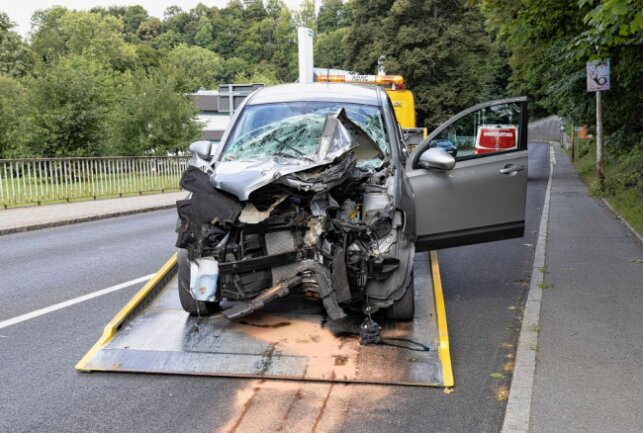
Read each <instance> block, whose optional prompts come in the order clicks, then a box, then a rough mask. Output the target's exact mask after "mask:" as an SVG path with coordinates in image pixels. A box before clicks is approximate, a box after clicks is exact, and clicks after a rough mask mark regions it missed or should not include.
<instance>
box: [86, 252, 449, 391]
mask: <svg viewBox="0 0 643 433" xmlns="http://www.w3.org/2000/svg"><path fill="white" fill-rule="evenodd" d="M414 266H415V288H416V289H415V292H416V294H415V296H416V299H415V308H416V312H415V319H414V320H413V322H386V321H384V320H383V319H379V318H376V320H377V321H378V322H379V323H380V325H381V326H382V338H383V344H380V345H369V346H360V344H359V329H358V327H359V325H360V323H361V321H362V320H363V318H362V317H361V315H358V316H355V317H349V319H347V320H343V321H341V322H327V321H326V320H325V316H324V315H323V307H322V306H321V304H320V303H317V302H314V301H306V300H304V299H302V298H299V297H295V296H286V297H285V298H282V299H279V300H277V301H274V302H273V303H271V304H269V305H268V306H266V307H265V308H264V309H262V310H261V311H258V312H255V313H253V314H251V315H249V316H247V317H244V320H239V321H230V320H228V319H227V318H225V317H223V315H221V314H218V315H214V316H209V317H201V318H198V317H191V316H189V315H188V314H187V313H186V312H185V311H183V309H182V308H181V305H180V303H179V299H178V294H177V290H178V288H177V279H176V256H173V257H172V258H171V259H170V260H169V261H168V262H167V263H166V264H165V265H164V266H163V267H162V268H161V270H159V272H158V273H157V274H156V275H155V276H154V277H153V278H152V279H151V280H150V281H149V282H148V283H147V284H146V285H145V286H144V287H143V288H142V289H141V290H140V291H139V292H138V293H137V294H136V295H135V296H134V298H132V299H131V300H130V301H129V302H128V303H127V305H126V306H125V307H124V308H123V309H122V310H121V311H120V312H119V313H118V314H117V315H116V317H114V319H112V321H111V322H110V323H109V324H108V325H107V326H106V327H105V330H104V332H103V336H102V337H101V338H100V339H99V341H98V342H97V343H96V344H95V345H94V347H92V348H91V349H90V351H89V352H88V353H87V354H86V355H85V356H84V357H83V358H82V359H81V360H80V361H79V362H78V364H77V365H76V369H77V370H80V371H118V372H140V373H165V374H189V375H205V376H228V377H258V378H272V379H294V380H313V381H335V382H357V383H379V384H404V385H419V386H441V387H451V386H453V374H452V370H451V358H450V354H449V340H448V334H447V328H446V316H445V311H444V300H443V297H442V287H441V282H440V272H439V267H438V262H437V254H435V252H432V253H431V254H430V255H428V254H426V253H424V254H418V255H416V258H415V263H414Z"/></svg>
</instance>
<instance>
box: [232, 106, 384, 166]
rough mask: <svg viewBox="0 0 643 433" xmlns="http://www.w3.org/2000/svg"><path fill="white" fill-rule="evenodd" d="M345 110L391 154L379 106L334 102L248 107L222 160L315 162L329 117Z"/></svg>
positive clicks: (372, 138) (354, 121)
mask: <svg viewBox="0 0 643 433" xmlns="http://www.w3.org/2000/svg"><path fill="white" fill-rule="evenodd" d="M342 108H343V109H344V111H345V113H346V116H347V117H348V119H350V120H351V121H352V122H353V123H355V124H356V125H357V126H359V127H360V128H361V129H362V130H363V131H364V132H365V133H366V134H367V135H368V137H369V138H370V139H371V140H372V141H373V142H374V143H376V144H377V146H378V147H379V148H380V149H381V150H382V153H383V154H388V153H389V152H388V144H387V138H386V133H385V130H384V125H383V120H382V115H381V112H380V110H379V108H378V107H373V106H368V105H357V104H340V103H334V102H288V103H277V104H262V105H251V106H247V107H246V108H245V109H244V110H243V113H242V114H241V117H240V119H239V121H238V122H237V125H236V127H235V128H234V131H233V132H232V135H231V136H230V138H229V140H228V145H227V146H226V149H225V151H224V153H223V161H235V160H237V161H239V160H250V159H254V158H258V157H261V156H272V157H282V158H290V159H299V160H307V159H310V160H314V159H315V158H314V155H315V154H316V152H317V151H318V148H319V146H320V137H321V135H322V131H323V128H324V124H325V122H326V118H327V116H328V115H332V114H335V113H337V112H338V111H339V110H340V109H342Z"/></svg>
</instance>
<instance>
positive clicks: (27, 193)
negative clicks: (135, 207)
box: [0, 173, 179, 209]
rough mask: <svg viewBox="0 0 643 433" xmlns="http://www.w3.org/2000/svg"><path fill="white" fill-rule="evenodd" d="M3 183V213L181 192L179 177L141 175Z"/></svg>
mask: <svg viewBox="0 0 643 433" xmlns="http://www.w3.org/2000/svg"><path fill="white" fill-rule="evenodd" d="M0 182H2V183H1V184H0V187H1V189H0V190H1V191H2V195H0V209H1V208H2V207H5V208H14V207H22V206H33V205H45V204H56V203H66V202H72V201H85V200H93V199H99V198H101V199H102V198H114V197H126V196H134V195H140V194H147V193H155V192H165V191H178V190H179V186H178V179H177V178H176V176H170V175H154V176H150V175H142V174H140V173H137V174H131V175H128V176H122V175H111V174H104V175H103V174H100V175H93V176H92V177H91V180H90V179H89V178H87V179H76V180H75V181H72V182H70V181H64V182H63V181H61V180H54V179H50V178H48V179H46V181H45V182H43V183H41V182H40V179H38V178H35V177H27V176H25V177H21V178H14V179H13V182H12V181H11V179H5V180H4V182H3V181H2V180H0Z"/></svg>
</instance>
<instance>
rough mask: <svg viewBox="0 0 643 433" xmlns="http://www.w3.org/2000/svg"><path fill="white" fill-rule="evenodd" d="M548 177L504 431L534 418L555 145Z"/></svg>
mask: <svg viewBox="0 0 643 433" xmlns="http://www.w3.org/2000/svg"><path fill="white" fill-rule="evenodd" d="M549 155H550V156H549V180H548V182H547V189H546V192H545V200H544V202H543V210H542V214H541V217H540V227H539V229H538V240H537V241H536V251H535V253H534V264H533V267H532V270H531V281H530V283H529V293H528V294H527V301H526V302H525V312H524V314H523V320H522V326H521V328H520V335H519V336H518V348H517V350H516V364H515V367H514V373H513V377H512V379H511V387H510V389H509V400H508V402H507V408H506V410H505V418H504V420H503V423H502V430H501V433H527V432H528V431H529V421H530V418H531V401H532V394H533V390H534V379H535V375H536V351H537V350H538V332H539V326H540V305H541V301H542V284H543V283H544V280H545V274H544V272H542V270H543V269H544V267H545V248H546V243H547V227H548V224H549V203H550V198H551V185H552V179H553V173H554V164H556V158H555V156H554V148H553V147H552V145H551V144H550V145H549Z"/></svg>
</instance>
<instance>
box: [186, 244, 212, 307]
mask: <svg viewBox="0 0 643 433" xmlns="http://www.w3.org/2000/svg"><path fill="white" fill-rule="evenodd" d="M176 261H177V264H178V267H179V275H178V280H179V300H180V301H181V306H182V307H183V309H184V310H185V311H187V312H188V313H190V314H191V315H192V316H196V315H208V314H212V313H214V312H215V311H217V310H218V309H219V303H218V302H205V301H197V300H195V299H194V298H193V297H192V293H190V261H189V260H188V251H187V250H186V249H183V248H180V249H179V250H178V252H177V255H176Z"/></svg>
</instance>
